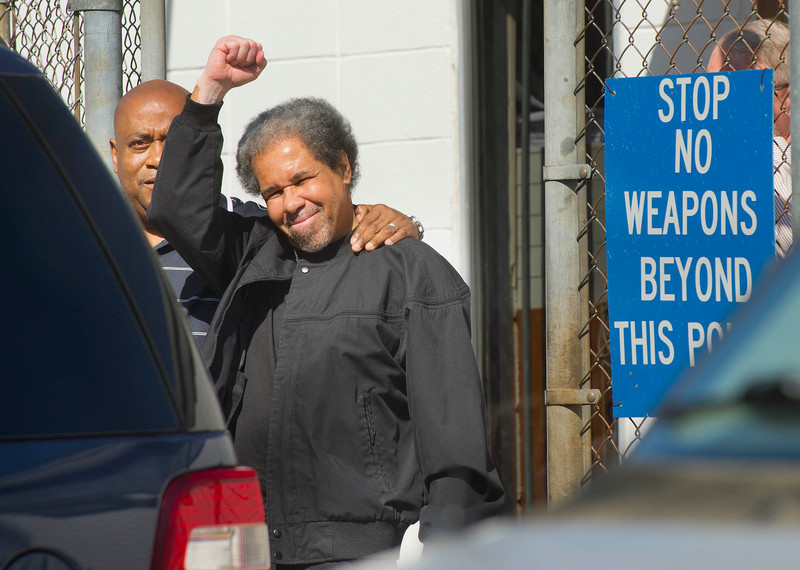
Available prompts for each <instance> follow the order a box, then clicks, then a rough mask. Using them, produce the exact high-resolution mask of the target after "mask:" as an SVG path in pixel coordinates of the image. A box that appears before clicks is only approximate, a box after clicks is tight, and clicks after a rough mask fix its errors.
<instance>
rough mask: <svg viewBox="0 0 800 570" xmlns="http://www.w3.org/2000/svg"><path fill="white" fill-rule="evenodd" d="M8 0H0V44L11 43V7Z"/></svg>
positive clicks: (6, 44)
mask: <svg viewBox="0 0 800 570" xmlns="http://www.w3.org/2000/svg"><path fill="white" fill-rule="evenodd" d="M8 4H9V0H0V45H4V46H10V45H11V7H10V6H9V5H8Z"/></svg>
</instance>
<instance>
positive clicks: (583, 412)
mask: <svg viewBox="0 0 800 570" xmlns="http://www.w3.org/2000/svg"><path fill="white" fill-rule="evenodd" d="M583 11H584V7H583V3H582V2H573V0H545V3H544V29H545V30H547V33H546V34H545V38H544V84H545V87H544V89H545V125H546V131H545V167H544V173H543V174H544V181H545V221H544V225H545V275H546V279H545V306H546V315H547V317H546V320H547V325H546V330H547V348H546V355H547V390H546V392H545V404H546V406H547V408H546V409H547V493H548V505H549V506H555V505H557V504H558V503H560V502H562V501H563V500H565V499H567V498H569V497H571V496H573V495H574V494H575V493H576V492H577V491H578V490H579V489H580V486H581V482H582V480H583V478H584V477H585V476H586V474H587V473H588V469H589V466H590V465H591V447H590V443H591V442H590V439H589V438H590V433H589V430H588V429H585V428H586V426H587V424H588V421H589V411H590V410H589V406H588V405H587V404H590V403H593V399H592V398H597V397H598V395H597V394H596V392H595V391H591V390H581V384H582V380H583V378H584V376H585V374H586V371H587V370H588V368H589V344H588V342H589V338H588V335H582V329H583V326H584V324H585V323H586V322H587V321H588V313H589V311H588V288H587V287H582V286H581V284H582V280H583V279H584V278H585V276H586V271H587V267H588V245H587V240H586V236H585V235H583V237H580V236H581V235H582V233H583V232H584V227H585V224H586V215H587V214H586V210H587V201H586V188H585V183H583V182H584V179H586V178H587V177H588V176H589V175H590V173H591V168H590V167H589V166H588V165H586V164H583V163H584V162H585V150H584V146H585V144H584V143H583V142H580V143H576V138H577V133H578V132H579V131H580V128H581V127H582V125H583V122H584V110H583V107H584V105H583V92H582V91H580V90H577V89H576V87H577V85H578V84H579V81H580V80H581V79H582V77H583V69H584V65H585V64H584V55H583V44H582V42H581V43H578V44H577V45H576V38H579V37H581V35H582V30H583V27H584V26H583V19H584V14H583Z"/></svg>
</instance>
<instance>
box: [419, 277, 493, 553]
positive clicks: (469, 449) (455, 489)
mask: <svg viewBox="0 0 800 570" xmlns="http://www.w3.org/2000/svg"><path fill="white" fill-rule="evenodd" d="M434 271H435V270H434ZM453 272H455V270H453ZM459 281H460V279H459ZM459 289H460V292H459V294H458V295H457V296H453V295H446V296H444V297H440V298H439V299H438V300H437V299H433V300H432V302H428V301H424V302H423V301H419V302H412V303H411V304H410V305H409V306H408V307H407V311H406V319H407V321H406V326H407V340H406V343H407V352H406V375H407V383H408V391H409V395H408V396H409V408H410V411H411V420H412V425H413V426H414V427H413V429H414V438H415V443H416V446H417V452H418V456H419V462H420V466H421V470H422V475H423V477H424V484H425V488H426V491H427V494H428V497H427V501H426V505H425V506H424V507H423V508H422V510H421V512H420V521H421V528H420V538H421V539H422V540H425V539H426V538H428V537H429V536H432V535H434V534H438V533H439V532H441V531H448V530H456V529H458V528H460V527H462V526H466V525H468V524H471V523H474V522H476V521H478V520H480V519H483V518H486V517H490V516H493V515H495V514H497V513H498V512H499V511H500V508H501V507H502V504H503V487H502V484H501V482H500V477H499V475H498V473H497V470H496V469H495V466H494V463H493V461H492V458H491V456H490V455H489V451H488V448H487V442H486V410H485V404H484V395H483V387H482V383H481V379H480V375H479V372H478V366H477V362H476V359H475V353H474V350H473V348H472V343H471V341H470V324H469V290H468V289H467V286H466V285H465V284H464V283H463V282H460V284H459Z"/></svg>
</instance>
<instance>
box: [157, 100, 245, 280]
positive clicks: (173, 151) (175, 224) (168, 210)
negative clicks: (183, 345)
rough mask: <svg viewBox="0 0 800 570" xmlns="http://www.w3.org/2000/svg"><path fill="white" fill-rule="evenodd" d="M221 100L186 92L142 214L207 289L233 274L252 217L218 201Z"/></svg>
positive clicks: (220, 182)
mask: <svg viewBox="0 0 800 570" xmlns="http://www.w3.org/2000/svg"><path fill="white" fill-rule="evenodd" d="M221 107H222V104H221V103H219V104H216V105H201V104H199V103H196V102H194V101H192V100H191V99H190V98H189V97H188V96H187V98H186V105H185V106H184V108H183V111H182V112H181V114H180V115H178V116H177V117H175V119H174V120H173V121H172V125H171V126H170V129H169V132H168V134H167V140H166V143H165V145H164V152H163V153H162V155H161V161H160V164H159V168H158V175H157V177H156V183H155V188H154V189H153V197H152V200H151V202H150V207H149V208H148V209H147V219H148V220H149V221H150V223H151V224H153V226H154V227H155V228H156V229H157V230H158V231H159V232H161V234H162V235H163V236H164V238H166V239H167V241H169V242H170V244H171V245H172V246H173V247H174V248H175V249H176V250H177V251H178V253H180V255H181V257H183V258H184V259H185V260H186V262H187V263H188V264H189V265H190V266H191V267H192V269H193V270H194V271H196V272H197V273H198V274H199V275H200V277H201V279H203V281H204V282H205V283H206V284H207V285H208V286H209V287H211V289H213V290H214V291H216V292H217V294H222V292H223V291H224V290H225V289H226V287H227V285H228V283H229V282H230V281H231V279H233V276H234V275H235V272H236V268H237V266H238V264H239V260H240V259H241V257H242V255H243V251H244V247H245V244H246V243H247V238H248V236H249V231H250V230H251V229H252V226H253V222H254V219H253V218H250V219H248V218H244V217H242V216H239V215H236V214H234V213H231V212H228V211H227V210H226V209H225V208H223V207H221V206H220V194H221V190H222V159H221V153H222V142H223V139H222V131H221V129H220V127H219V124H218V123H217V117H218V116H219V111H220V108H221Z"/></svg>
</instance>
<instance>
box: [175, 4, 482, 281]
mask: <svg viewBox="0 0 800 570" xmlns="http://www.w3.org/2000/svg"><path fill="white" fill-rule="evenodd" d="M457 2H458V0H407V1H404V2H397V1H394V0H298V1H291V2H290V1H286V0H167V68H168V74H167V75H168V79H170V80H171V81H174V82H176V83H179V84H180V85H183V86H184V87H186V88H187V89H189V90H191V89H192V87H193V86H194V82H195V79H196V78H197V76H198V75H199V73H200V71H201V70H202V68H203V66H204V65H205V61H206V58H207V56H208V53H209V51H210V50H211V47H212V46H213V44H214V42H215V41H216V39H217V38H219V37H221V36H223V35H226V34H236V35H240V36H245V37H251V38H254V39H256V40H258V41H259V42H261V43H262V44H263V45H264V50H265V53H266V56H267V59H268V62H269V63H268V65H267V69H266V70H265V71H264V73H263V74H262V75H261V77H260V78H259V79H258V81H256V82H254V83H252V84H250V85H247V86H245V87H242V88H240V89H237V90H234V91H232V92H230V93H229V94H228V96H227V97H226V103H225V105H224V107H223V111H222V115H221V118H220V121H221V125H222V129H223V133H224V135H225V140H226V142H225V147H224V150H223V160H224V161H225V168H226V172H225V178H224V191H225V192H226V193H229V194H232V195H239V196H242V197H244V194H243V191H242V190H241V187H240V186H239V183H238V180H237V179H236V175H235V171H234V170H235V167H234V163H235V156H234V153H235V148H236V144H237V142H238V140H239V137H240V135H241V133H242V131H243V129H244V126H245V125H246V123H247V122H248V121H249V120H250V119H251V118H252V117H253V116H254V115H255V114H256V113H258V112H260V111H262V110H264V109H266V108H268V107H270V106H272V105H274V104H276V103H279V102H281V101H283V100H284V99H287V98H289V97H294V96H306V95H311V96H318V97H324V98H326V99H328V100H329V101H330V102H331V103H333V104H334V105H335V106H336V107H337V108H339V110H341V111H342V112H343V114H344V115H345V116H346V117H348V118H349V119H350V121H351V123H352V125H353V128H354V130H355V133H356V136H357V138H358V140H359V143H360V148H361V155H362V158H361V165H362V177H361V180H360V182H359V184H358V186H357V187H356V189H355V190H354V195H353V199H354V201H355V202H360V203H377V202H383V203H386V204H389V205H390V206H392V207H395V208H397V209H399V210H401V211H403V212H405V213H407V214H415V215H417V216H418V217H419V218H420V219H421V220H422V222H423V224H424V225H425V241H426V242H428V243H429V244H430V245H432V246H433V247H434V248H436V249H437V250H438V251H439V252H440V253H441V254H442V255H444V256H445V257H446V258H448V260H449V261H450V262H451V263H452V264H453V265H454V266H455V267H456V269H458V270H459V271H460V272H461V274H462V275H463V276H464V278H465V279H467V280H469V275H467V270H468V259H469V252H468V251H465V249H466V245H464V243H462V236H463V235H465V234H466V233H467V232H466V231H465V229H466V228H465V227H464V222H463V221H462V220H464V219H466V216H465V215H464V211H465V209H466V207H467V204H466V202H465V200H466V199H467V198H466V196H467V189H466V188H465V187H464V186H465V184H462V180H461V179H462V177H461V175H460V172H461V169H462V164H461V162H460V161H461V157H460V141H461V139H460V137H461V136H462V130H463V127H462V126H461V120H460V117H459V106H458V103H459V101H458V94H459V76H460V70H459V45H458V42H459V33H458V25H459V23H458V6H457ZM259 199H260V198H259Z"/></svg>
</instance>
